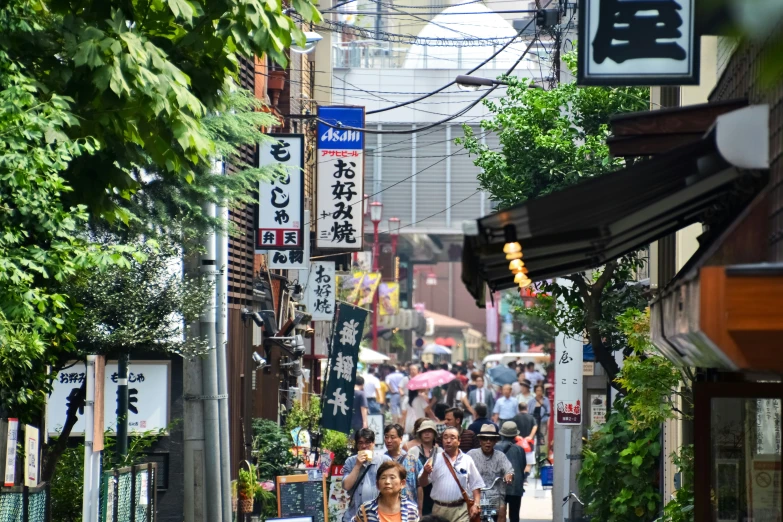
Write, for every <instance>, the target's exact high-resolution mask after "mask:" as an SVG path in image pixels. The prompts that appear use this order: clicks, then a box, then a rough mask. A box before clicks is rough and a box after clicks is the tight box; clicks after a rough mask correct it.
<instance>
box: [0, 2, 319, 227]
mask: <svg viewBox="0 0 783 522" xmlns="http://www.w3.org/2000/svg"><path fill="white" fill-rule="evenodd" d="M10 4H12V5H13V6H14V8H15V11H13V13H12V16H18V15H19V14H20V11H25V13H24V14H26V15H29V16H28V17H27V18H26V19H25V20H26V23H20V24H16V25H14V26H13V27H12V29H13V30H11V31H8V32H7V33H5V34H4V35H3V36H2V38H1V39H0V43H2V45H3V47H4V48H5V49H6V50H7V52H8V53H9V55H10V56H11V58H12V59H13V60H15V61H17V62H19V63H22V64H24V65H25V66H26V67H27V68H28V69H29V70H30V71H31V73H32V74H33V75H34V77H35V79H36V81H38V82H40V84H42V85H44V86H45V87H46V89H47V90H48V91H49V92H53V93H58V94H59V95H61V96H68V97H70V98H71V99H73V101H74V103H73V106H72V111H73V113H74V115H75V117H76V118H78V119H79V121H80V123H81V124H80V125H79V126H72V127H69V128H68V129H66V132H67V133H68V134H69V136H70V137H71V138H72V139H80V138H84V137H91V138H92V139H94V140H96V141H97V143H98V144H99V145H100V147H99V149H98V150H97V151H96V153H95V154H92V155H89V156H86V155H82V156H80V157H78V158H74V160H73V161H71V162H69V164H68V166H67V170H66V172H65V175H64V177H65V178H66V179H67V180H68V182H69V183H70V184H71V185H72V187H73V188H74V189H75V190H74V191H73V192H71V193H70V195H69V201H70V202H75V203H85V204H87V205H89V207H90V209H91V211H93V212H95V213H98V212H99V213H101V214H102V215H103V216H104V217H107V218H109V219H111V220H121V221H122V222H128V221H129V220H131V219H132V218H133V214H131V213H130V212H129V209H128V208H126V207H124V206H122V205H119V203H120V202H121V201H122V200H123V199H127V198H129V197H131V196H132V195H133V194H134V193H136V192H138V191H139V190H140V189H142V188H143V186H144V183H143V182H141V181H140V180H139V176H138V173H139V172H140V171H146V172H154V173H156V174H157V175H159V176H160V177H163V178H181V179H183V180H184V181H186V182H192V181H193V180H194V179H195V177H196V174H197V173H196V171H195V167H196V166H198V165H204V164H205V165H210V164H211V158H212V157H213V156H214V154H215V152H216V151H215V147H214V143H213V142H212V140H211V139H210V135H209V130H208V129H207V128H206V126H205V124H204V121H203V118H204V117H205V116H206V115H208V114H212V113H214V112H216V111H223V110H225V109H226V106H225V103H224V101H225V99H224V97H223V94H224V93H227V92H230V91H231V89H232V86H231V84H232V79H235V78H237V75H238V72H239V59H240V56H245V57H249V58H251V59H252V58H253V57H254V56H269V57H271V58H272V59H273V60H275V61H277V62H279V63H285V62H286V54H285V50H286V48H287V47H289V46H290V44H291V43H292V42H293V41H297V42H298V43H299V44H302V45H303V44H304V35H303V33H302V31H301V30H300V29H299V28H298V27H297V26H296V24H295V23H294V20H293V19H292V18H290V17H289V16H288V15H287V14H285V13H284V12H283V5H282V2H280V1H262V0H210V1H209V2H198V1H195V0H103V1H101V2H92V1H86V0H11V1H10ZM292 7H293V8H294V9H295V10H296V11H298V13H299V14H300V15H301V16H302V17H303V18H304V19H305V20H313V21H318V20H320V15H319V14H318V12H317V10H316V9H315V7H314V6H313V5H312V3H310V2H309V1H308V0H294V1H293V2H292Z"/></svg>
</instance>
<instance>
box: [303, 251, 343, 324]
mask: <svg viewBox="0 0 783 522" xmlns="http://www.w3.org/2000/svg"><path fill="white" fill-rule="evenodd" d="M299 281H306V282H307V284H306V286H305V288H304V294H305V301H304V302H305V305H306V306H307V311H308V312H310V314H311V315H312V316H313V321H331V320H332V318H333V317H334V292H335V267H334V261H313V262H312V263H310V270H302V271H300V272H299Z"/></svg>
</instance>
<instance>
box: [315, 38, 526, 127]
mask: <svg viewBox="0 0 783 522" xmlns="http://www.w3.org/2000/svg"><path fill="white" fill-rule="evenodd" d="M535 42H536V39H533V40H531V42H530V44H529V45H528V46H527V48H526V49H525V52H523V53H522V54H521V55H520V56H519V58H518V59H517V61H516V62H514V64H513V65H512V66H511V68H510V69H509V70H508V71H506V75H509V74H511V73H512V72H513V71H514V69H516V67H517V65H519V63H520V62H521V61H522V59H523V58H524V57H525V55H526V54H527V52H528V51H529V50H530V48H531V47H532V46H533V44H534V43H535ZM452 83H454V82H452ZM497 87H498V85H493V86H492V87H491V88H489V89H488V90H487V91H486V92H485V93H484V94H482V95H481V96H479V97H478V98H476V100H475V101H473V102H472V103H470V104H469V105H468V106H467V107H464V108H463V109H460V110H459V111H457V112H456V113H454V114H452V115H451V116H448V117H446V118H443V119H442V120H438V121H436V122H434V123H430V124H428V125H425V126H424V127H422V128H421V129H420V130H427V129H431V128H432V127H436V126H438V125H442V124H444V123H446V122H449V121H451V120H453V119H455V118H458V117H460V116H462V115H463V114H465V113H466V112H468V111H469V110H470V109H472V108H473V107H475V106H476V105H478V104H479V103H481V101H482V100H483V99H484V98H486V97H487V96H489V95H490V93H492V92H493V91H494V90H495V89H497ZM371 113H374V112H373V111H368V112H367V114H371ZM316 120H317V121H318V122H319V123H322V124H324V125H326V126H327V127H331V128H333V129H338V130H355V131H362V132H365V133H367V134H412V133H414V132H416V130H398V131H383V130H378V129H367V128H365V127H349V126H344V125H341V124H340V123H339V122H337V125H335V124H332V123H329V122H327V121H324V120H322V119H320V118H316Z"/></svg>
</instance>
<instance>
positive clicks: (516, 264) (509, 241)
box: [503, 225, 533, 289]
mask: <svg viewBox="0 0 783 522" xmlns="http://www.w3.org/2000/svg"><path fill="white" fill-rule="evenodd" d="M504 233H505V236H506V244H505V245H503V253H504V254H506V260H507V261H509V264H508V269H509V270H511V273H512V274H514V282H515V283H516V284H518V285H519V288H520V289H522V288H527V287H528V286H530V285H531V284H533V281H531V280H530V278H529V277H528V276H527V274H528V270H527V267H526V266H525V262H524V261H522V257H523V256H522V245H520V244H519V242H518V241H517V240H516V235H517V234H516V229H515V227H514V225H506V226H505V227H504Z"/></svg>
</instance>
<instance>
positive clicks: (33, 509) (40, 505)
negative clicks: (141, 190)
mask: <svg viewBox="0 0 783 522" xmlns="http://www.w3.org/2000/svg"><path fill="white" fill-rule="evenodd" d="M46 495H47V491H46V489H41V490H40V491H36V492H35V493H30V496H29V498H28V502H27V522H48V521H47V520H46Z"/></svg>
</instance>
